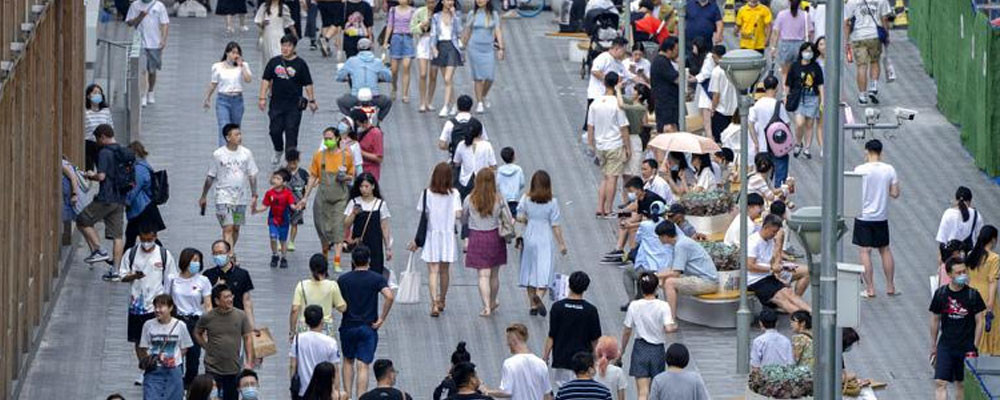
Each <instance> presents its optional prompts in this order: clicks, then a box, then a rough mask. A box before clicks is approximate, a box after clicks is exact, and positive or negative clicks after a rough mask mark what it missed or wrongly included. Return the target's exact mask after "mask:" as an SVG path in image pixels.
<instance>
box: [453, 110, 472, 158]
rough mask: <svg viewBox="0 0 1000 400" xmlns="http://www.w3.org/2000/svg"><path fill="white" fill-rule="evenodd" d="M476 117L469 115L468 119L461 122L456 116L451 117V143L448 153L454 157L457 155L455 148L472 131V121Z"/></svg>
mask: <svg viewBox="0 0 1000 400" xmlns="http://www.w3.org/2000/svg"><path fill="white" fill-rule="evenodd" d="M475 119H476V117H469V120H468V121H465V122H459V121H458V120H457V119H455V118H454V117H452V118H451V143H448V153H449V154H451V156H452V157H454V156H455V148H457V147H458V144H459V143H462V141H463V140H465V137H466V136H469V135H470V134H471V133H472V121H473V120H475Z"/></svg>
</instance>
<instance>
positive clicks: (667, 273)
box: [656, 221, 719, 313]
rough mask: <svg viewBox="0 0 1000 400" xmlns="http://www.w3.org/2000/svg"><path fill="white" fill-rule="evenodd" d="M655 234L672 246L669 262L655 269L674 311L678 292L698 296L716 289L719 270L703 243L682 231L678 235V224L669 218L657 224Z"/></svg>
mask: <svg viewBox="0 0 1000 400" xmlns="http://www.w3.org/2000/svg"><path fill="white" fill-rule="evenodd" d="M656 235H657V236H659V237H660V242H661V243H663V244H665V245H669V246H673V248H674V251H673V253H674V257H673V260H672V261H671V262H670V265H669V266H667V265H663V266H661V268H660V270H659V272H657V273H656V277H657V278H660V282H661V285H662V286H663V295H664V296H665V297H666V298H667V303H670V309H671V310H672V311H673V312H674V313H676V312H677V294H678V293H680V294H684V295H693V296H697V295H702V294H709V293H715V292H716V291H718V290H719V271H718V270H717V269H716V268H715V262H714V261H712V257H711V256H709V255H708V252H707V251H705V248H704V247H701V245H700V244H698V243H697V242H695V241H694V240H693V239H691V238H689V237H687V236H684V235H683V234H680V235H679V234H678V232H677V227H676V226H675V225H674V223H673V222H670V221H663V222H661V223H660V224H659V225H657V226H656Z"/></svg>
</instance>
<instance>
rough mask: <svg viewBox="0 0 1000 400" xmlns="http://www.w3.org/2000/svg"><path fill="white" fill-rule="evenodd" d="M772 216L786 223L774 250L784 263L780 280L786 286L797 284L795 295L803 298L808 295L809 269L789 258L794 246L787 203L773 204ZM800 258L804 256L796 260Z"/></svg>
mask: <svg viewBox="0 0 1000 400" xmlns="http://www.w3.org/2000/svg"><path fill="white" fill-rule="evenodd" d="M770 214H771V215H775V216H778V217H781V220H782V221H785V222H782V227H781V230H780V231H778V234H777V235H775V236H774V249H775V250H776V251H777V252H778V253H780V254H781V262H782V263H784V270H783V271H782V273H781V275H780V276H779V278H780V279H781V280H782V281H783V282H785V284H786V285H791V283H792V282H795V287H794V289H795V294H796V295H798V296H799V297H802V295H804V294H805V293H806V289H808V288H809V267H808V266H806V265H804V264H796V263H794V262H791V260H793V258H792V257H789V255H790V254H791V252H790V251H789V250H790V249H791V248H792V244H791V240H789V234H788V232H789V230H788V223H787V221H788V220H787V212H786V208H785V202H784V201H781V200H775V201H774V202H772V203H771V209H770ZM800 253H801V252H800ZM800 257H802V256H798V257H796V258H800Z"/></svg>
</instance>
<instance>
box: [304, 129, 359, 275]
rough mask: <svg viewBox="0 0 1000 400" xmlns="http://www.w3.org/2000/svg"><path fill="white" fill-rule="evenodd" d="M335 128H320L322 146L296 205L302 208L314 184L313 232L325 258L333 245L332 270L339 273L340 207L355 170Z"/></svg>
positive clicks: (352, 158) (342, 213)
mask: <svg viewBox="0 0 1000 400" xmlns="http://www.w3.org/2000/svg"><path fill="white" fill-rule="evenodd" d="M337 132H338V131H337V129H334V128H326V130H324V131H323V149H322V150H319V151H317V152H316V154H315V155H313V159H312V163H311V164H310V165H309V184H308V185H307V186H306V192H305V195H304V196H302V200H299V207H300V208H302V207H305V205H306V202H307V201H308V199H309V194H310V193H312V191H313V190H315V189H316V187H319V191H318V192H317V194H316V199H315V200H313V207H314V212H313V220H314V221H315V224H316V233H317V234H318V235H319V240H320V242H321V244H322V249H323V256H324V257H327V259H329V252H330V249H331V248H334V251H335V253H336V254H335V258H334V261H333V269H334V271H335V272H340V257H339V255H340V251H341V248H340V242H341V241H342V240H343V239H344V211H343V210H344V207H346V205H347V200H348V195H349V193H348V190H349V188H348V184H349V182H351V181H352V180H354V176H355V175H356V174H357V171H355V169H354V163H355V162H356V160H354V157H353V156H352V155H351V153H350V151H348V150H347V149H344V148H343V147H342V146H340V145H339V143H338V140H337Z"/></svg>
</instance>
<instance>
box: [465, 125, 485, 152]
mask: <svg viewBox="0 0 1000 400" xmlns="http://www.w3.org/2000/svg"><path fill="white" fill-rule="evenodd" d="M468 123H469V134H468V135H465V145H466V146H472V141H473V140H476V138H478V137H480V136H483V123H482V122H479V120H478V119H475V118H473V119H471V120H469V122H468Z"/></svg>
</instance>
